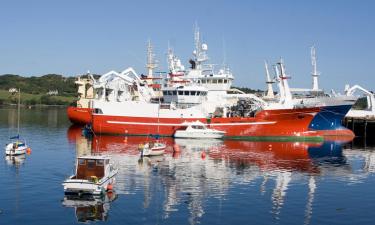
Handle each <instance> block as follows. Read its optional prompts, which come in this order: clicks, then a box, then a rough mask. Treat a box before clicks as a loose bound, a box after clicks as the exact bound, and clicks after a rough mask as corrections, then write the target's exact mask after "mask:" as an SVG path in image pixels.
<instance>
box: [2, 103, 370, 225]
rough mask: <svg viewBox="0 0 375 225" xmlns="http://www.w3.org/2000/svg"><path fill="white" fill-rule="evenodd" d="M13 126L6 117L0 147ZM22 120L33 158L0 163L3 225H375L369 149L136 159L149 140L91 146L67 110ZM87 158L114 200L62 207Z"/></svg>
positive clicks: (26, 113) (182, 145)
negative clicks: (105, 170) (95, 157)
mask: <svg viewBox="0 0 375 225" xmlns="http://www.w3.org/2000/svg"><path fill="white" fill-rule="evenodd" d="M16 121H17V118H16V110H15V109H4V108H2V109H0V137H1V143H3V144H5V143H7V141H8V137H9V136H10V135H13V134H15V132H16ZM21 121H22V126H21V127H22V129H21V134H22V135H23V136H24V137H25V138H26V139H27V141H28V144H29V145H30V146H31V147H32V153H31V155H26V157H24V158H22V157H21V158H11V159H8V158H5V157H4V156H3V158H2V160H0V167H1V169H0V177H1V180H2V181H1V189H2V191H1V192H0V210H1V212H0V224H28V225H30V224H38V225H39V224H76V223H81V222H86V223H99V224H102V223H103V224H198V223H200V224H240V223H242V224H375V214H374V213H373V210H374V208H375V188H374V187H375V175H374V174H375V151H373V149H371V148H370V147H368V146H367V147H366V149H365V148H364V147H355V146H356V145H354V144H352V143H349V144H342V143H340V142H337V141H336V142H335V141H329V142H325V143H313V144H312V143H310V144H309V143H301V142H299V143H298V142H297V143H291V142H283V143H277V142H243V141H219V140H216V141H215V140H211V141H196V140H194V141H191V140H190V141H189V140H173V139H165V140H164V141H165V142H166V143H167V144H168V149H167V153H166V154H165V156H163V157H158V158H151V159H148V158H144V159H140V158H139V156H138V151H137V147H138V144H139V143H141V142H143V141H145V140H146V139H147V138H146V139H145V138H140V137H128V138H125V137H111V136H102V137H94V138H92V139H90V140H89V139H86V138H84V137H82V136H81V131H80V128H77V127H70V123H69V122H68V121H67V119H66V115H65V110H64V109H56V108H50V109H31V110H23V112H22V119H21ZM358 143H361V142H358ZM174 148H179V149H180V153H173V149H174ZM87 153H100V154H108V155H110V156H112V158H113V160H114V161H115V163H116V165H117V167H118V168H119V169H120V172H119V174H118V175H117V183H116V185H115V190H116V192H115V193H114V194H112V195H107V196H105V197H104V198H102V199H67V198H64V194H63V188H62V185H61V183H62V181H63V180H64V179H65V178H66V177H67V176H69V175H71V174H72V173H73V171H74V167H75V164H74V163H75V158H76V156H77V155H83V154H87Z"/></svg>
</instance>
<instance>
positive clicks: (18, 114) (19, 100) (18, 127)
mask: <svg viewBox="0 0 375 225" xmlns="http://www.w3.org/2000/svg"><path fill="white" fill-rule="evenodd" d="M20 104H21V89H20V88H19V89H18V112H17V134H18V135H19V134H20Z"/></svg>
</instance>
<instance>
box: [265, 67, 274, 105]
mask: <svg viewBox="0 0 375 225" xmlns="http://www.w3.org/2000/svg"><path fill="white" fill-rule="evenodd" d="M264 69H265V70H266V79H267V81H266V84H267V95H266V98H274V97H275V95H274V94H273V88H272V84H273V83H275V82H274V81H273V80H271V77H270V72H269V71H268V64H267V62H266V61H264Z"/></svg>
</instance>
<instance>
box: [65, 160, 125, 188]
mask: <svg viewBox="0 0 375 225" xmlns="http://www.w3.org/2000/svg"><path fill="white" fill-rule="evenodd" d="M117 172H118V170H117V169H115V168H114V167H113V165H112V164H111V163H110V158H109V157H106V156H82V157H78V158H77V162H76V173H75V174H74V175H72V176H70V177H69V178H68V179H67V180H65V181H64V182H63V186H64V192H65V194H67V195H69V194H78V195H83V194H89V195H101V194H103V193H104V192H105V191H110V190H112V185H113V183H114V182H115V175H116V174H117Z"/></svg>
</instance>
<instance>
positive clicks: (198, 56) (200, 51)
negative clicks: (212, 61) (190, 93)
mask: <svg viewBox="0 0 375 225" xmlns="http://www.w3.org/2000/svg"><path fill="white" fill-rule="evenodd" d="M194 41H195V50H194V51H193V55H194V57H195V60H194V61H195V63H196V65H195V66H192V67H193V69H198V70H200V69H202V62H204V61H207V60H208V56H207V54H206V51H207V50H208V46H207V44H204V43H201V37H200V32H199V27H198V25H197V24H195V31H194Z"/></svg>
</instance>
